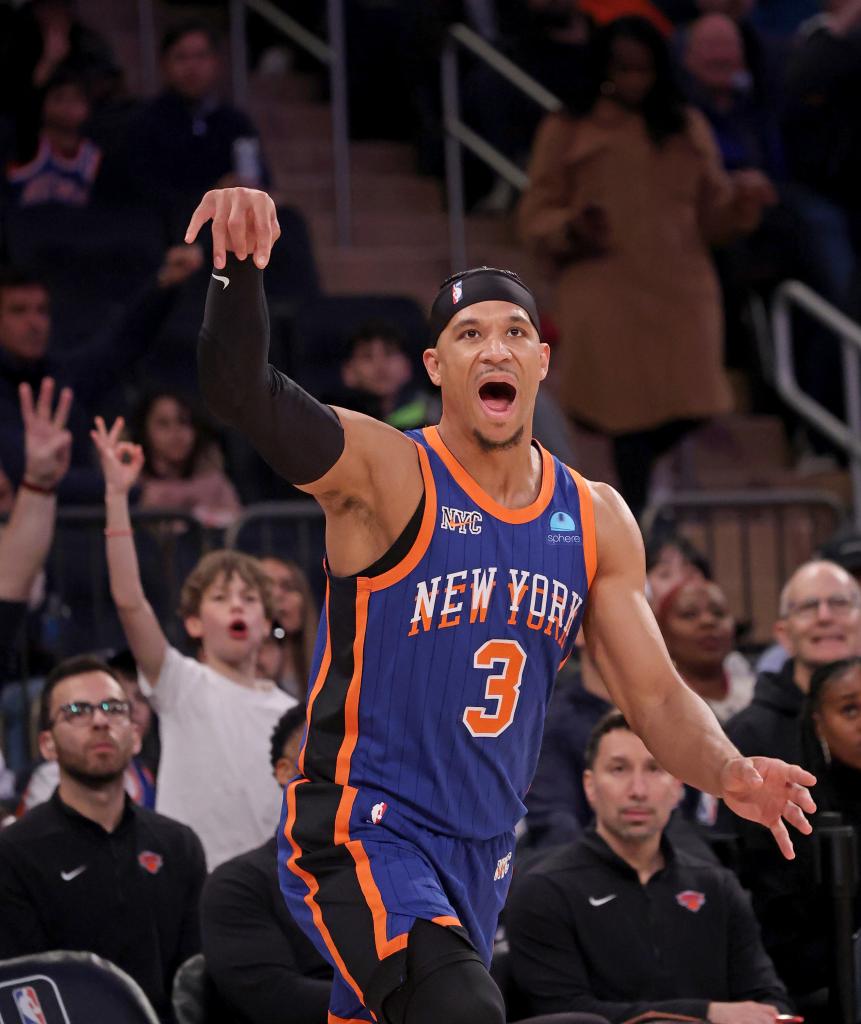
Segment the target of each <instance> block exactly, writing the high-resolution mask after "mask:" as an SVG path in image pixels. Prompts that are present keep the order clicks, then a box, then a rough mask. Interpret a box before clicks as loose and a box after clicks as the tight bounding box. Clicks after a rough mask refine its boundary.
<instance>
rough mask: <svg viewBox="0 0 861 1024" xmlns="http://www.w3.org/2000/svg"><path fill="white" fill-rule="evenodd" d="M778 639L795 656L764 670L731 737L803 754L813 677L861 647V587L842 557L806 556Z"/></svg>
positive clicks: (788, 593)
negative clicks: (803, 717) (802, 728)
mask: <svg viewBox="0 0 861 1024" xmlns="http://www.w3.org/2000/svg"><path fill="white" fill-rule="evenodd" d="M778 614H779V617H778V619H777V622H776V623H775V626H774V635H775V638H776V639H777V641H778V642H779V643H780V644H781V645H782V646H783V647H784V648H785V649H786V651H787V653H788V654H789V660H788V661H787V662H786V664H785V665H784V666H783V668H782V669H781V670H780V671H779V672H774V673H772V672H761V673H760V675H759V677H758V679H757V682H756V689H755V690H754V694H753V700H752V701H751V703H750V704H749V705H748V707H746V708H745V709H744V710H743V711H740V712H739V713H738V714H737V715H736V716H735V717H734V718H732V719H730V721H729V722H728V723H727V727H726V731H727V734H728V735H729V737H730V739H731V740H732V741H733V742H734V743H735V744H736V745H737V746H738V748H739V750H741V751H742V753H744V752H745V751H751V750H764V751H766V752H767V753H768V754H769V755H770V756H772V757H782V758H786V759H787V760H790V761H792V762H796V761H798V760H800V758H801V742H800V739H799V731H798V716H799V715H800V714H801V708H802V706H803V704H804V696H805V694H806V693H807V690H808V688H809V685H810V677H811V675H812V674H813V672H814V670H815V669H816V668H817V667H818V666H819V665H825V664H827V663H828V662H830V661H838V660H840V659H842V658H849V657H852V656H853V655H855V654H858V653H859V652H861V587H859V585H858V583H857V581H856V580H855V579H854V577H853V576H851V575H850V574H849V573H848V572H847V571H846V570H845V569H842V568H841V567H840V566H839V565H837V563H836V562H828V561H825V560H817V561H813V562H806V563H805V564H804V565H802V566H800V567H799V568H798V569H796V570H795V572H794V573H793V574H792V576H790V578H789V580H788V581H787V583H786V585H785V586H784V588H783V590H782V591H781V594H780V608H779V613H778Z"/></svg>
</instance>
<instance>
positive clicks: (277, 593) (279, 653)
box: [257, 557, 320, 700]
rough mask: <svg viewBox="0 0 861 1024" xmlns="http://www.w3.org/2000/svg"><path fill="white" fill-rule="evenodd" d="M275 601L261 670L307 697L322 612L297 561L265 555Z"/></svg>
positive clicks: (289, 690) (262, 650)
mask: <svg viewBox="0 0 861 1024" xmlns="http://www.w3.org/2000/svg"><path fill="white" fill-rule="evenodd" d="M260 565H261V566H262V568H263V571H264V572H265V573H266V575H267V576H268V577H269V582H270V584H271V586H272V593H273V598H274V602H275V619H274V621H273V624H272V632H271V633H270V634H269V636H268V637H267V638H266V640H265V641H264V642H263V646H262V647H261V648H260V656H259V657H258V660H257V671H258V672H259V673H260V675H261V676H263V678H264V679H274V680H275V682H276V683H277V684H278V685H279V686H280V687H281V689H282V690H286V691H287V693H289V694H291V695H292V696H293V697H295V698H296V699H297V700H304V699H305V692H306V691H307V689H308V675H309V673H310V671H311V660H312V658H313V656H314V644H315V643H316V642H317V626H318V625H319V623H320V615H319V612H318V611H317V602H316V601H315V600H314V595H313V594H312V593H311V585H310V584H309V582H308V577H307V576H306V575H305V573H304V572H302V570H301V569H300V568H299V566H298V565H297V564H296V563H295V562H288V561H285V560H284V559H283V558H274V557H267V558H261V560H260Z"/></svg>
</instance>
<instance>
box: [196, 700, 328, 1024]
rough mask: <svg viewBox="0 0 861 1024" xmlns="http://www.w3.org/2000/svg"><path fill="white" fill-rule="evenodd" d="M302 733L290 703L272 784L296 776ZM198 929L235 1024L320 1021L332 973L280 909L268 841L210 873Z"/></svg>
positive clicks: (300, 708) (298, 712) (278, 735)
mask: <svg viewBox="0 0 861 1024" xmlns="http://www.w3.org/2000/svg"><path fill="white" fill-rule="evenodd" d="M304 729H305V707H304V705H297V706H296V707H293V708H290V710H289V711H287V712H286V713H285V714H284V715H282V716H281V718H280V720H279V721H278V724H277V725H276V727H275V730H274V731H273V733H272V752H271V762H272V771H273V773H274V775H275V778H276V780H277V781H278V785H279V786H286V785H287V783H288V782H289V781H290V779H292V778H293V776H294V775H295V774H296V761H297V759H298V756H299V748H300V745H301V741H302V734H303V731H304ZM201 925H202V931H203V953H204V956H205V958H206V968H207V972H208V974H209V976H210V977H211V978H212V980H213V982H214V983H215V987H216V989H217V990H218V993H219V995H220V996H221V997H222V999H223V1000H224V1001H225V1003H226V1004H227V1008H228V1009H229V1010H230V1012H231V1020H232V1021H234V1022H235V1024H252V1022H253V1024H325V1021H326V1020H327V1012H328V1008H329V993H330V991H331V988H332V968H331V967H330V966H329V964H328V963H327V961H326V960H324V959H323V957H322V956H321V955H320V954H319V953H318V952H317V950H316V949H315V948H314V945H313V944H312V943H311V941H310V940H309V939H308V938H307V937H306V935H305V933H304V932H303V931H302V930H301V929H300V928H299V927H298V925H297V924H296V922H295V921H294V920H293V917H292V916H291V914H290V912H289V911H288V910H287V907H286V906H285V904H284V897H283V896H282V895H281V890H280V888H279V886H278V851H277V849H276V844H275V837H274V836H273V837H272V838H271V839H267V841H266V842H265V843H264V844H263V845H262V846H261V847H259V848H258V849H256V850H252V851H251V852H250V853H245V854H242V855H241V856H239V857H235V858H234V859H233V860H230V861H228V862H227V863H226V864H222V865H221V866H220V867H219V868H217V869H216V870H215V871H214V872H213V873H212V874H211V875H210V876H209V878H208V880H207V882H206V885H205V887H204V890H203V897H202V899H201Z"/></svg>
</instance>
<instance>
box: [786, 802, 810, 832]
mask: <svg viewBox="0 0 861 1024" xmlns="http://www.w3.org/2000/svg"><path fill="white" fill-rule="evenodd" d="M783 819H784V821H788V822H789V824H790V825H792V826H793V827H794V828H797V829H798V831H799V832H801V833H802V835H805V836H809V835H810V833H811V832H812V831H813V826H812V825H811V824H810V822H809V821H808V820H807V818H806V817H805V816H804V811H802V809H801V808H800V807H799V806H798V804H794V803H793V802H792V801H791V800H787V801H786V807H785V808H784V809H783Z"/></svg>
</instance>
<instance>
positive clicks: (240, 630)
mask: <svg viewBox="0 0 861 1024" xmlns="http://www.w3.org/2000/svg"><path fill="white" fill-rule="evenodd" d="M227 632H228V633H229V634H230V635H231V637H232V638H233V639H234V640H247V639H248V625H247V623H245V622H243V621H242V619H235V620H234V621H233V622H231V623H230V625H229V626H228V627H227Z"/></svg>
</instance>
